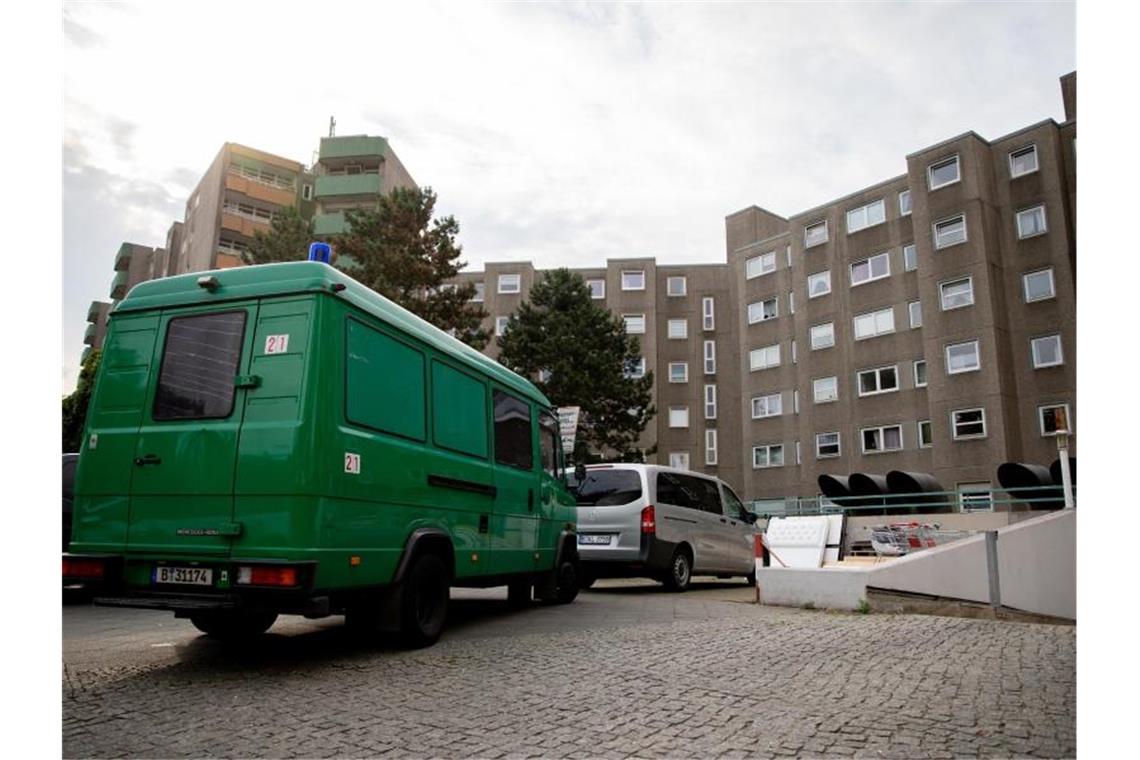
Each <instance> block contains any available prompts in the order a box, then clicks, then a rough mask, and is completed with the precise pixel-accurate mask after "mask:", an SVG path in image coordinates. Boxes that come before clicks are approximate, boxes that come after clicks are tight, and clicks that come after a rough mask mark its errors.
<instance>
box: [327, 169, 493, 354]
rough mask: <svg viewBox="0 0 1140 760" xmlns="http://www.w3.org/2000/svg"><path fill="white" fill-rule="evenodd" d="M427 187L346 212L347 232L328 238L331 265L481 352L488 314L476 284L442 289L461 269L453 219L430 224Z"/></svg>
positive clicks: (432, 196)
mask: <svg viewBox="0 0 1140 760" xmlns="http://www.w3.org/2000/svg"><path fill="white" fill-rule="evenodd" d="M435 202H436V195H435V193H434V192H432V189H431V188H430V187H425V188H413V189H409V188H396V189H395V190H393V191H392V192H391V194H389V195H386V196H381V198H380V201H379V204H378V205H377V207H376V209H352V210H350V211H347V212H345V219H346V221H347V222H348V228H349V231H348V233H346V234H344V235H338V236H336V237H335V238H334V239H333V249H334V250H335V251H336V254H337V259H336V265H337V266H338V267H339V268H341V269H343V270H344V271H345V272H346V273H347V274H349V275H351V276H352V277H354V278H356V279H357V280H359V281H360V282H362V283H364V284H365V285H367V286H368V287H370V288H372V289H373V290H375V291H376V292H377V293H380V294H381V295H383V296H384V297H386V298H388V299H390V300H392V301H394V302H396V303H397V304H399V305H400V306H403V307H404V308H405V309H407V310H408V311H410V312H412V313H413V314H416V315H417V316H419V317H422V318H423V319H425V320H427V321H428V322H431V323H432V324H433V325H435V326H436V327H438V328H440V329H441V330H447V331H448V332H450V333H451V334H452V335H455V336H456V337H457V338H459V339H460V340H462V341H464V342H465V343H467V344H469V345H471V346H473V347H475V348H477V349H481V348H483V346H485V345H486V344H487V339H488V337H489V336H488V334H487V330H485V329H483V327H482V322H483V320H484V319H486V318H487V312H486V311H484V310H483V307H482V306H480V305H479V304H477V303H473V302H472V301H471V298H472V297H473V296H474V295H475V285H474V284H473V283H467V284H466V285H463V286H455V287H453V286H450V285H448V286H445V281H446V280H449V279H451V278H453V277H455V276H456V275H457V274H458V273H459V270H461V269H462V268H463V267H464V266H465V264H464V262H462V261H460V260H459V257H460V255H461V254H462V248H461V247H460V246H459V245H458V244H457V243H456V242H455V238H456V236H457V235H458V234H459V223H458V222H456V221H455V217H453V216H445V217H442V218H438V219H434V218H433V214H434V212H435Z"/></svg>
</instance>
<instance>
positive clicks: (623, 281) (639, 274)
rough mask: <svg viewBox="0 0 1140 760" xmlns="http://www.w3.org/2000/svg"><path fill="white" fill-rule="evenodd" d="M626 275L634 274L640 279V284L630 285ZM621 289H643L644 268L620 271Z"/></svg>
mask: <svg viewBox="0 0 1140 760" xmlns="http://www.w3.org/2000/svg"><path fill="white" fill-rule="evenodd" d="M628 276H636V277H638V278H639V279H640V281H641V285H640V286H636V287H635V286H632V285H630V284H629V283H628V282H627V280H626V278H627V277H628ZM621 289H622V290H645V270H644V269H623V270H622V271H621Z"/></svg>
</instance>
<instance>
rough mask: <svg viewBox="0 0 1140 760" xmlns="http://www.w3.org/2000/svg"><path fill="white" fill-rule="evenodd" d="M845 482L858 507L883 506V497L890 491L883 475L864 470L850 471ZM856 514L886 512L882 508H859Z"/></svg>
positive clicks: (879, 513) (882, 513) (880, 513)
mask: <svg viewBox="0 0 1140 760" xmlns="http://www.w3.org/2000/svg"><path fill="white" fill-rule="evenodd" d="M847 483H848V487H849V488H850V489H851V495H852V496H853V497H854V499H853V500H852V501H853V503H854V504H856V505H858V506H860V507H883V506H885V502H884V499H883V497H884V496H886V495H887V493H889V491H890V489H888V488H887V479H886V477H885V476H883V475H873V474H871V473H866V472H854V473H851V477H850V478H849V479H848V481H847ZM858 514H860V515H885V514H887V512H886V511H885V510H882V509H861V510H859V512H858Z"/></svg>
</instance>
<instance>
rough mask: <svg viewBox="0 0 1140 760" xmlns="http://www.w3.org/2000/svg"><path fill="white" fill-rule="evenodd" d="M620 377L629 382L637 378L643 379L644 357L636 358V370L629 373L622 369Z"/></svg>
mask: <svg viewBox="0 0 1140 760" xmlns="http://www.w3.org/2000/svg"><path fill="white" fill-rule="evenodd" d="M622 375H623V376H624V377H627V378H629V379H631V380H637V379H638V378H642V377H645V357H644V356H639V357H637V369H636V370H634V371H633V372H630V371H629V370H628V369H624V370H622Z"/></svg>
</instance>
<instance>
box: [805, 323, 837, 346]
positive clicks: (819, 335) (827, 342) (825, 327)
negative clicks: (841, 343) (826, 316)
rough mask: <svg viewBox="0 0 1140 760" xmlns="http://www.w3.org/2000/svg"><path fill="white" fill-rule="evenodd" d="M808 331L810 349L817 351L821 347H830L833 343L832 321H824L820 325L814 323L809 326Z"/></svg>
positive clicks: (833, 324)
mask: <svg viewBox="0 0 1140 760" xmlns="http://www.w3.org/2000/svg"><path fill="white" fill-rule="evenodd" d="M810 333H811V350H812V351H818V350H820V349H821V348H831V347H832V346H834V345H835V323H834V322H825V323H824V324H822V325H815V326H814V327H812V328H811V330H810Z"/></svg>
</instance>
